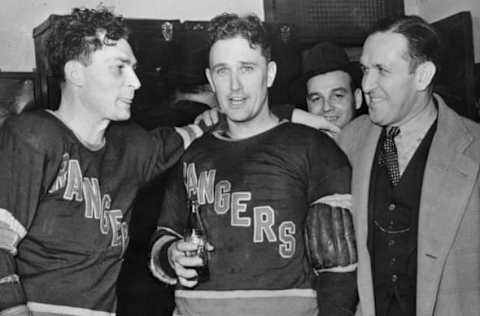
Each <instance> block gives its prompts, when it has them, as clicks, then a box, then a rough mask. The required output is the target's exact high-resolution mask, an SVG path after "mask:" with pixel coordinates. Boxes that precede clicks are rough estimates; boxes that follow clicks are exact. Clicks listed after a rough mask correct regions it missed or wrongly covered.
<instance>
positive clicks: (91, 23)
mask: <svg viewBox="0 0 480 316" xmlns="http://www.w3.org/2000/svg"><path fill="white" fill-rule="evenodd" d="M127 36H128V30H127V28H126V27H125V24H124V21H123V20H122V18H121V17H118V16H115V15H113V14H112V13H111V12H109V11H108V10H107V9H103V8H101V9H99V10H89V9H74V10H73V12H72V14H71V15H68V16H65V18H62V19H59V21H58V22H57V23H56V25H55V26H54V28H53V31H52V35H51V37H50V39H49V43H48V57H49V59H50V64H51V66H52V71H53V72H54V74H55V75H56V76H57V78H59V79H60V80H61V82H62V83H61V101H60V105H59V107H58V109H57V110H54V111H50V110H41V111H37V112H31V113H23V114H21V115H19V116H17V117H15V118H12V119H9V120H7V121H6V122H5V124H4V125H3V126H2V128H1V129H0V313H1V315H32V314H33V315H114V314H115V302H116V299H115V283H116V279H117V276H118V272H119V270H120V265H121V262H122V256H123V254H124V251H125V248H126V247H127V244H128V239H129V238H128V223H129V220H130V212H131V207H132V201H133V199H134V197H135V194H136V192H137V189H138V188H139V187H140V186H141V185H142V184H144V183H145V182H147V181H149V180H150V179H152V178H153V177H155V176H157V175H159V174H160V173H162V172H163V171H165V170H166V169H167V168H169V167H170V166H172V165H173V164H174V163H175V162H176V161H177V160H178V159H179V157H180V156H181V155H182V154H183V152H184V148H185V147H187V146H188V145H189V144H190V143H191V141H192V140H193V138H195V137H197V136H199V135H201V133H202V131H201V129H200V128H199V127H198V126H193V125H191V126H187V127H185V128H173V127H172V128H162V129H158V130H155V131H153V132H152V133H151V134H149V133H147V132H146V131H144V130H143V129H141V128H140V127H138V126H137V125H134V124H133V123H116V122H113V121H125V120H128V119H129V118H130V106H131V103H132V99H133V97H134V94H135V90H137V89H138V88H139V87H140V82H139V80H138V78H137V76H136V75H135V71H134V68H135V64H136V59H135V56H134V54H133V52H132V49H131V47H130V45H129V44H128V42H127Z"/></svg>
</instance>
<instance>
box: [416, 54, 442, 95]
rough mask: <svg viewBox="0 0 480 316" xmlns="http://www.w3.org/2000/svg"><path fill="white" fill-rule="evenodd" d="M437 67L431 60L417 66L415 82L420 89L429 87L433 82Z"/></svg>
mask: <svg viewBox="0 0 480 316" xmlns="http://www.w3.org/2000/svg"><path fill="white" fill-rule="evenodd" d="M436 72H437V67H435V64H434V63H432V62H431V61H425V62H423V63H421V64H420V65H418V66H417V69H416V70H415V83H416V86H417V90H418V91H423V90H425V89H427V88H428V87H429V86H430V84H431V83H432V80H433V76H435V73H436Z"/></svg>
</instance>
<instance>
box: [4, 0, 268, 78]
mask: <svg viewBox="0 0 480 316" xmlns="http://www.w3.org/2000/svg"><path fill="white" fill-rule="evenodd" d="M101 2H102V3H103V4H105V5H106V6H113V7H114V11H115V13H118V14H122V15H123V16H125V17H129V18H151V19H173V18H175V19H180V20H209V19H210V18H212V17H213V16H215V15H216V14H219V13H222V12H227V11H228V12H237V13H240V14H241V13H250V12H251V13H256V14H257V15H259V16H260V17H261V18H262V19H263V17H264V13H263V1H262V0H241V1H240V0H238V1H237V0H103V1H101ZM98 3H100V0H2V1H1V4H2V9H1V10H0V45H1V48H0V69H1V70H2V71H31V70H32V68H34V67H35V53H34V47H33V38H32V31H33V28H34V27H36V26H38V25H39V24H40V23H42V22H43V21H45V19H46V18H47V17H48V16H49V15H50V14H53V13H54V14H68V13H69V12H70V10H71V8H73V7H78V6H86V7H96V6H97V5H98Z"/></svg>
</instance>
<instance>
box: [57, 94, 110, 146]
mask: <svg viewBox="0 0 480 316" xmlns="http://www.w3.org/2000/svg"><path fill="white" fill-rule="evenodd" d="M52 113H53V114H54V115H55V116H56V117H57V118H59V119H60V120H61V121H62V122H63V123H64V124H65V125H66V126H67V127H68V128H69V129H71V130H72V132H73V133H74V134H75V136H76V137H77V138H78V140H79V141H80V142H81V143H82V144H83V145H85V146H86V147H88V148H91V149H99V148H101V147H103V145H104V144H105V131H106V129H107V127H108V124H109V123H110V121H109V120H105V119H100V118H99V117H98V115H96V113H95V112H92V111H91V110H89V109H88V108H86V107H85V106H84V105H83V104H82V102H80V100H79V99H78V98H76V97H75V96H74V94H71V93H68V92H65V91H62V98H61V102H60V106H59V107H58V109H57V110H56V111H53V112H52Z"/></svg>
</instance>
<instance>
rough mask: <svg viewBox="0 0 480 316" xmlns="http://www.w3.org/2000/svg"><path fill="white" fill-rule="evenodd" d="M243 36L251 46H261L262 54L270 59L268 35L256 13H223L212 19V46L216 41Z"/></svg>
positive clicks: (210, 41)
mask: <svg viewBox="0 0 480 316" xmlns="http://www.w3.org/2000/svg"><path fill="white" fill-rule="evenodd" d="M237 36H240V37H243V38H244V39H246V40H247V41H248V42H249V43H250V47H252V48H256V47H258V46H259V47H260V49H261V52H262V55H263V56H264V57H265V58H266V59H267V61H270V59H271V51H270V43H269V40H268V35H267V32H266V30H265V28H264V27H263V24H262V21H261V20H260V19H259V18H258V16H256V15H254V14H250V15H246V16H243V17H240V16H239V15H237V14H234V13H223V14H220V15H217V16H216V17H214V18H213V19H211V20H210V23H209V26H208V38H209V44H210V47H212V45H213V44H215V42H217V41H219V40H223V39H230V38H234V37H237Z"/></svg>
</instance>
